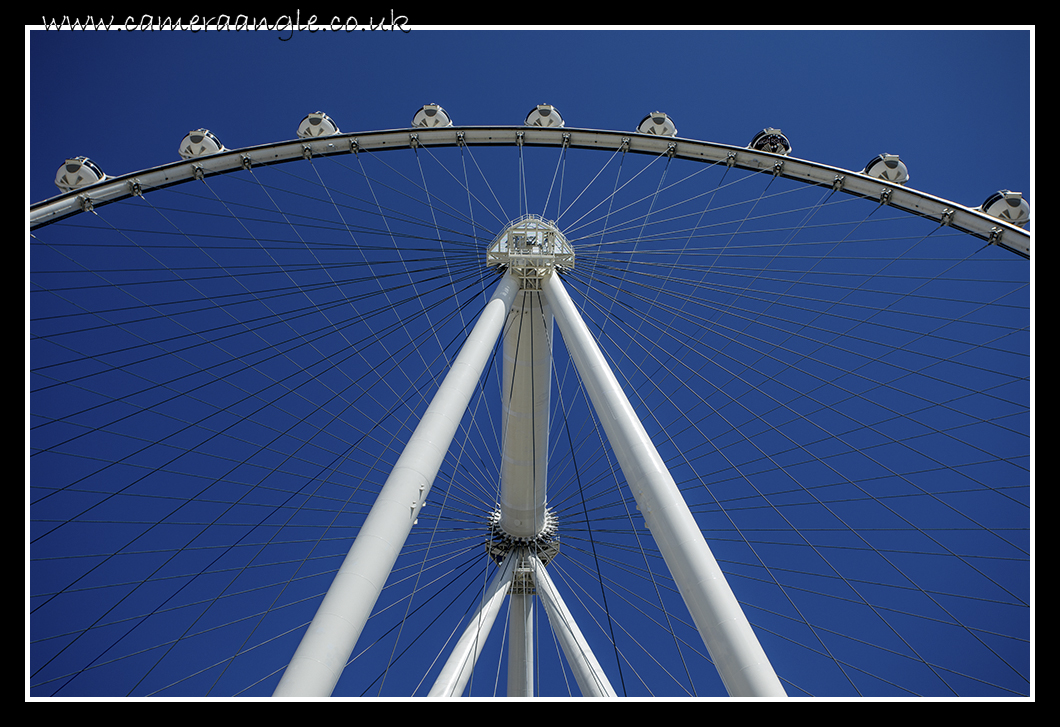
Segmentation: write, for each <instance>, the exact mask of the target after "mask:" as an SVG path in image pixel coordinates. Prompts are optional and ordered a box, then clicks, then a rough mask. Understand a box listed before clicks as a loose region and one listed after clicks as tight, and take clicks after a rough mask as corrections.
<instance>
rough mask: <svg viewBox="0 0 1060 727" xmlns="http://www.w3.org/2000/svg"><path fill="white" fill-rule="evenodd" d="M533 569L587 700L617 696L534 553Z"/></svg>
mask: <svg viewBox="0 0 1060 727" xmlns="http://www.w3.org/2000/svg"><path fill="white" fill-rule="evenodd" d="M530 563H531V569H532V570H533V573H534V584H535V585H536V586H537V595H538V597H539V598H540V599H541V603H543V604H544V606H545V613H546V614H548V622H549V623H550V624H552V632H553V633H554V634H555V635H556V638H557V639H558V640H559V643H560V646H562V647H563V653H564V654H565V655H566V657H567V664H568V665H569V666H570V668H571V671H572V672H573V673H574V680H575V681H576V682H578V688H579V689H580V690H581V693H582V696H583V697H614V696H616V695H615V690H614V689H613V688H612V687H611V682H610V681H608V679H607V676H606V675H605V674H604V670H603V669H602V668H601V667H600V662H598V661H597V660H596V657H595V656H594V655H593V652H592V649H590V648H589V643H588V642H587V641H586V640H585V637H584V636H582V632H581V629H579V628H578V624H577V623H575V621H574V616H573V615H571V612H570V611H569V610H568V609H567V604H566V603H564V602H563V598H562V597H561V596H560V594H559V591H558V590H557V589H556V584H555V583H553V582H552V578H550V577H549V575H548V571H547V570H545V564H544V563H542V562H541V561H540V560H539V559H538V557H537V556H536V555H534V554H532V553H531V554H530Z"/></svg>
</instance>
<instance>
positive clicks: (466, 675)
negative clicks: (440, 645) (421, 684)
mask: <svg viewBox="0 0 1060 727" xmlns="http://www.w3.org/2000/svg"><path fill="white" fill-rule="evenodd" d="M515 562H516V558H515V555H514V553H513V552H509V553H508V555H506V556H505V557H504V560H503V561H501V565H500V568H499V569H498V570H497V575H496V576H494V578H493V582H492V583H490V586H489V588H488V589H487V590H486V593H485V594H483V597H482V601H481V603H480V604H479V607H478V610H476V611H475V613H474V614H472V615H471V619H470V620H469V621H468V624H467V628H466V629H464V633H463V635H461V637H460V640H459V641H457V642H456V646H454V647H453V651H452V653H451V654H450V655H449V659H448V660H447V661H446V662H445V666H443V667H442V671H441V673H440V674H439V675H438V679H437V680H436V681H435V682H434V686H432V687H431V691H430V692H429V693H428V694H427V696H428V697H459V696H460V695H461V694H463V693H464V688H465V687H466V686H467V682H468V680H469V679H470V678H471V673H472V672H473V671H474V669H475V663H476V662H477V661H478V657H479V654H481V653H482V647H483V646H485V644H486V639H487V638H489V635H490V630H491V629H492V628H493V623H494V622H495V621H496V620H497V614H498V613H499V612H500V610H501V606H502V605H503V604H504V598H505V596H507V595H508V589H509V588H510V587H511V585H512V574H513V573H514V572H515Z"/></svg>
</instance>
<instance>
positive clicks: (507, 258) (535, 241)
mask: <svg viewBox="0 0 1060 727" xmlns="http://www.w3.org/2000/svg"><path fill="white" fill-rule="evenodd" d="M486 265H487V266H488V267H496V268H507V269H508V270H510V271H511V272H512V273H513V274H514V275H515V277H516V278H518V279H519V288H520V290H540V289H541V281H542V280H544V279H545V278H547V277H548V276H549V275H551V274H552V271H553V270H555V269H560V268H562V269H566V270H570V269H572V268H573V267H574V248H573V247H571V244H570V242H568V241H567V238H566V237H564V235H563V233H562V232H560V231H559V228H558V227H556V225H555V223H553V222H551V221H549V220H546V219H544V218H543V217H541V216H539V215H524V216H522V217H520V218H519V219H517V220H515V221H514V222H512V223H510V224H509V225H508V226H507V227H505V228H504V230H503V231H502V232H501V233H500V234H499V235H497V237H496V238H494V240H493V242H491V243H490V246H489V247H488V248H486Z"/></svg>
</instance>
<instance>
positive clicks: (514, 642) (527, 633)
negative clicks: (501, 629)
mask: <svg viewBox="0 0 1060 727" xmlns="http://www.w3.org/2000/svg"><path fill="white" fill-rule="evenodd" d="M516 552H520V551H518V550H517V551H516ZM520 564H521V565H520V566H517V570H516V573H517V574H518V568H519V567H525V565H523V561H522V558H521V557H520ZM516 585H518V576H517V582H516ZM508 607H509V612H508V696H509V697H532V696H534V597H533V595H531V594H529V593H512V595H511V597H510V602H509V604H508Z"/></svg>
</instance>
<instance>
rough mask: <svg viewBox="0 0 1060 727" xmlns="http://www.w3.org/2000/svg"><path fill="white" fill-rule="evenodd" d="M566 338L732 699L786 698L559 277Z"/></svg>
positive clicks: (552, 282)
mask: <svg viewBox="0 0 1060 727" xmlns="http://www.w3.org/2000/svg"><path fill="white" fill-rule="evenodd" d="M542 291H543V293H544V295H545V299H546V301H547V302H548V303H549V305H550V306H551V307H552V312H553V314H554V315H555V318H556V321H557V323H558V324H559V328H560V333H561V334H562V335H563V341H564V343H566V345H567V350H568V351H570V355H571V358H572V359H573V360H574V365H575V367H576V368H577V370H578V373H579V374H580V375H581V377H582V381H583V382H584V384H585V388H586V391H587V392H588V394H589V398H590V400H591V401H592V403H593V408H594V409H595V410H596V414H597V417H598V418H599V420H600V423H601V425H602V426H603V428H604V432H605V433H606V434H607V438H608V440H609V441H610V442H611V449H612V450H613V451H614V453H615V457H616V458H617V459H618V463H619V466H620V467H621V468H622V474H623V475H625V478H626V482H627V483H628V484H629V487H630V489H631V490H632V492H633V497H634V498H635V499H636V501H637V507H638V508H639V510H640V512H641V514H642V515H643V516H644V521H645V523H646V524H647V526H648V528H649V529H650V530H651V532H652V535H653V536H654V538H655V541H656V543H657V544H658V545H659V550H660V551H661V552H662V556H663V559H664V560H665V561H666V565H667V567H668V568H669V569H670V574H671V575H672V576H673V578H674V582H675V583H676V584H677V588H678V590H679V591H680V593H681V596H682V598H683V599H684V601H685V605H686V606H687V607H688V610H689V613H690V614H691V616H692V620H693V621H694V622H695V624H696V628H698V629H699V633H700V635H701V636H702V637H703V643H704V644H705V645H706V647H707V650H708V651H709V652H710V655H711V658H712V659H713V661H714V664H715V665H716V666H717V668H718V673H719V674H720V676H721V679H722V682H724V684H725V688H726V690H728V692H729V694H730V695H731V696H734V697H783V696H787V695H786V693H785V692H784V687H783V686H782V685H781V683H780V680H779V679H778V678H777V675H776V673H775V672H774V671H773V667H772V666H771V665H770V663H769V659H768V658H767V657H766V654H765V652H764V651H763V650H762V646H761V645H760V644H759V643H758V638H757V637H756V636H755V633H754V631H753V630H752V629H751V625H750V624H749V623H747V618H746V617H745V616H744V613H743V609H742V608H741V607H740V604H739V602H738V601H737V600H736V597H735V596H734V595H733V592H732V589H730V588H729V584H728V583H727V582H726V581H725V575H724V574H723V573H722V571H721V568H720V567H719V566H718V563H717V561H716V560H715V559H714V555H713V554H712V553H711V552H710V548H709V547H707V542H706V540H704V538H703V534H702V532H701V531H700V529H699V526H698V525H697V524H696V521H695V518H693V517H692V513H691V512H690V511H689V509H688V505H687V504H685V501H684V498H683V497H682V496H681V492H680V490H679V489H678V487H677V484H676V483H675V482H674V480H673V477H671V476H670V472H669V470H667V468H666V465H665V463H664V462H663V461H662V457H660V456H659V453H658V451H657V450H656V449H655V445H654V444H653V443H652V441H651V439H650V438H649V437H648V434H647V432H646V431H645V430H644V426H643V425H642V424H641V422H640V419H639V418H638V417H637V414H636V412H635V411H634V410H633V407H632V406H631V405H630V403H629V400H628V399H627V398H626V395H625V393H624V392H623V391H622V387H621V386H620V385H619V383H618V380H617V379H616V378H615V375H614V373H613V372H612V371H611V367H610V366H608V364H607V361H606V359H604V356H603V353H601V351H600V348H599V347H598V346H597V345H596V341H595V340H594V339H593V337H592V334H591V333H590V332H589V329H588V328H587V327H586V325H585V321H583V320H582V317H581V315H580V314H579V313H578V310H577V308H575V306H574V302H573V301H572V300H571V299H570V296H569V295H568V294H567V290H566V288H565V287H564V285H563V282H562V281H561V280H560V279H559V276H558V275H556V274H553V275H550V276H549V277H547V278H546V279H545V280H544V281H543V284H542Z"/></svg>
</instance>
